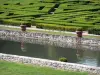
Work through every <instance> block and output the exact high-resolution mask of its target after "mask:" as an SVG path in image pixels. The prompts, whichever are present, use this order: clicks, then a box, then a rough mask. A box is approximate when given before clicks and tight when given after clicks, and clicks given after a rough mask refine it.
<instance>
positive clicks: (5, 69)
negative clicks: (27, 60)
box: [0, 61, 88, 75]
mask: <svg viewBox="0 0 100 75" xmlns="http://www.w3.org/2000/svg"><path fill="white" fill-rule="evenodd" d="M0 75H88V73H85V72H71V71H63V70H55V69H52V68H48V67H39V66H32V65H28V64H27V65H25V64H20V63H12V62H7V61H0Z"/></svg>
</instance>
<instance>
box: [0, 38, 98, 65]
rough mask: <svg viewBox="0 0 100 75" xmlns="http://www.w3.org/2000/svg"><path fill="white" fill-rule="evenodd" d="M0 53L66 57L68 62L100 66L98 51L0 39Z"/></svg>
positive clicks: (38, 56) (52, 58)
mask: <svg viewBox="0 0 100 75" xmlns="http://www.w3.org/2000/svg"><path fill="white" fill-rule="evenodd" d="M0 53H6V54H14V55H21V56H29V57H36V58H44V59H50V60H59V58H60V57H66V58H67V60H68V62H71V63H78V64H84V65H90V66H97V67H99V66H100V50H98V51H97V50H96V51H95V50H94V51H91V50H83V49H73V48H62V47H56V46H51V45H40V44H31V43H24V42H14V41H9V40H2V39H0Z"/></svg>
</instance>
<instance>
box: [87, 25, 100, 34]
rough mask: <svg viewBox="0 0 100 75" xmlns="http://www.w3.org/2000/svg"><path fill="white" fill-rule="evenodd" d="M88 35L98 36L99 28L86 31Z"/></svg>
mask: <svg viewBox="0 0 100 75" xmlns="http://www.w3.org/2000/svg"><path fill="white" fill-rule="evenodd" d="M88 32H89V34H96V35H100V27H94V28H89V29H88Z"/></svg>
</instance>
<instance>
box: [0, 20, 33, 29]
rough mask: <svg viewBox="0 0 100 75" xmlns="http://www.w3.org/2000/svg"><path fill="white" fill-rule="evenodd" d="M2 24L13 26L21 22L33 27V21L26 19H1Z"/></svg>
mask: <svg viewBox="0 0 100 75" xmlns="http://www.w3.org/2000/svg"><path fill="white" fill-rule="evenodd" d="M0 23H1V24H6V25H12V26H20V25H21V24H23V25H26V26H27V27H31V23H29V22H26V21H17V20H12V19H8V20H7V19H6V20H5V19H4V20H0Z"/></svg>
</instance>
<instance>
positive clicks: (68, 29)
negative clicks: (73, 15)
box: [36, 24, 82, 32]
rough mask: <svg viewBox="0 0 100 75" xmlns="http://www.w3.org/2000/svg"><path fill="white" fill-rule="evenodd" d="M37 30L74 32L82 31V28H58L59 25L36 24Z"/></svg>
mask: <svg viewBox="0 0 100 75" xmlns="http://www.w3.org/2000/svg"><path fill="white" fill-rule="evenodd" d="M36 27H37V28H41V29H51V30H61V31H72V32H74V31H76V30H77V29H78V28H79V29H82V27H76V26H60V25H52V24H37V25H36Z"/></svg>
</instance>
